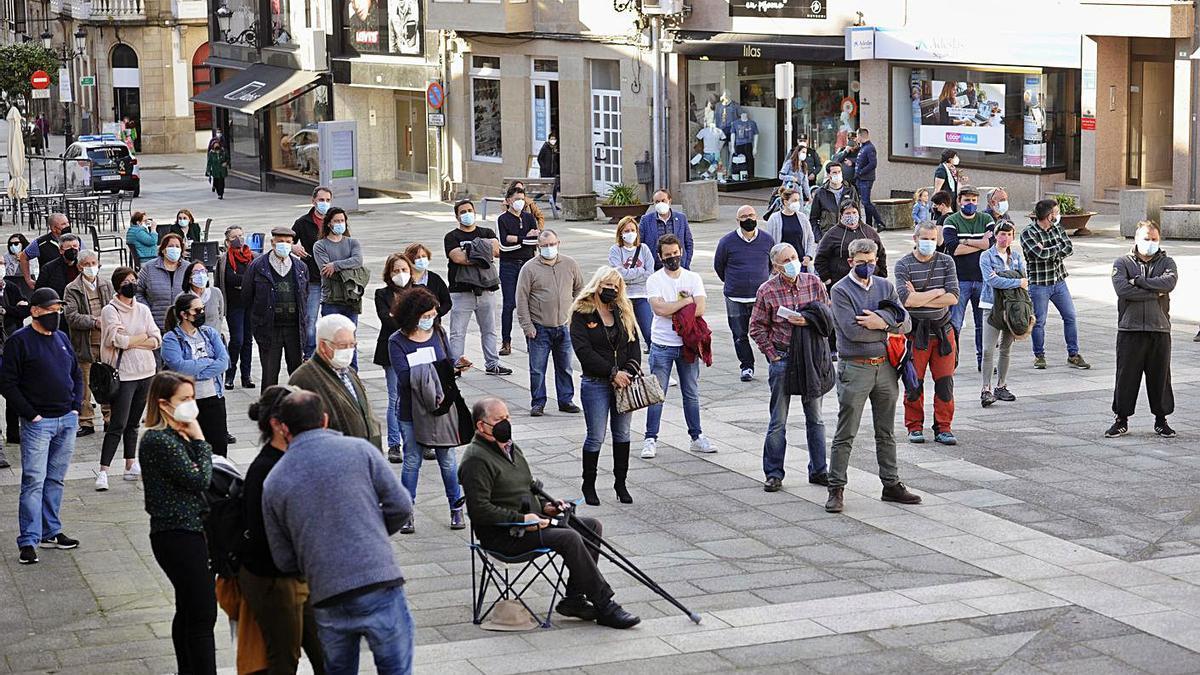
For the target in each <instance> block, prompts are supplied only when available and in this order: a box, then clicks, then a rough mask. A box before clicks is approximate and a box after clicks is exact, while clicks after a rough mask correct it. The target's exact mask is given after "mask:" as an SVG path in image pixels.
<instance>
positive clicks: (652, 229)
mask: <svg viewBox="0 0 1200 675" xmlns="http://www.w3.org/2000/svg"><path fill="white" fill-rule="evenodd" d="M658 223H659V220H658V212H657V211H655V210H654V209H650V212H649V213H647V214H646V215H644V216H642V220H641V222H639V223H638V231H639V232H641V235H642V243H643V244H645V245H647V246H649V247H650V252H651V253H653V254H654V269H656V270H657V269H662V261H661V260H659V259H658ZM666 224H667V229H668V230H670V231H671V232H672V233H673V234H674V235H675V236H676V237H679V241H681V242H683V267H684V269H689V270H690V269H692V228H691V227H689V226H688V220H687V216H685V215H683V214H682V213H680V212H678V211H676V210H674V209H672V210H671V218H670V220H668V221H667V223H666Z"/></svg>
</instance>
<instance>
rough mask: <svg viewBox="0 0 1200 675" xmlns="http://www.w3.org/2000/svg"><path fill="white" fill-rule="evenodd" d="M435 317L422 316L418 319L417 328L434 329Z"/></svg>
mask: <svg viewBox="0 0 1200 675" xmlns="http://www.w3.org/2000/svg"><path fill="white" fill-rule="evenodd" d="M434 318H435V317H432V316H431V317H421V318H420V319H417V328H420V329H421V330H433V321H434Z"/></svg>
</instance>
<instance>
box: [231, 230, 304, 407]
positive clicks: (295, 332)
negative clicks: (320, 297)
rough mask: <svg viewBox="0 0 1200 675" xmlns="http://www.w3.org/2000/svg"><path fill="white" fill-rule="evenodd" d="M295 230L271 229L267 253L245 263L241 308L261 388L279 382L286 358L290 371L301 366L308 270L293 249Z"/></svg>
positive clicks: (265, 388) (264, 388) (290, 372)
mask: <svg viewBox="0 0 1200 675" xmlns="http://www.w3.org/2000/svg"><path fill="white" fill-rule="evenodd" d="M295 240H296V233H295V232H292V230H291V229H290V228H287V227H276V228H275V229H273V230H271V251H270V252H269V253H266V254H264V255H261V256H259V257H257V258H255V259H254V261H253V262H251V263H250V264H249V265H248V266H246V276H245V280H244V281H243V282H242V306H244V307H245V308H246V311H247V312H248V313H249V316H250V330H251V332H252V334H253V335H254V341H255V342H257V343H258V356H259V362H261V363H262V382H261V386H262V390H263V391H266V390H267V387H271V386H273V385H275V384H278V382H279V366H280V364H281V362H282V360H283V359H284V358H286V359H287V370H288V375H291V374H292V372H294V371H295V370H296V369H297V368H299V367H300V361H301V357H302V355H303V349H304V340H305V330H306V326H307V323H306V321H307V319H308V316H307V311H308V306H307V304H306V299H307V298H308V285H309V277H308V268H307V267H305V265H304V263H303V261H301V260H300V259H299V258H297V257H296V256H295V254H294V253H293V252H292V251H293V249H292V244H293V243H295Z"/></svg>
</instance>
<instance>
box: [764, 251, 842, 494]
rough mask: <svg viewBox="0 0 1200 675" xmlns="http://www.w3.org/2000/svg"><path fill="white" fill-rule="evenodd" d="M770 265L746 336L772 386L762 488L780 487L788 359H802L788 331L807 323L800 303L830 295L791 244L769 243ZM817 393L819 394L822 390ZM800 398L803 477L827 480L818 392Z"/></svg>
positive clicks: (787, 402) (775, 489)
mask: <svg viewBox="0 0 1200 675" xmlns="http://www.w3.org/2000/svg"><path fill="white" fill-rule="evenodd" d="M771 269H772V271H773V272H774V274H773V275H772V276H771V278H769V279H767V281H766V282H764V283H763V284H762V285H761V286H759V287H758V293H757V295H756V296H755V299H754V310H753V312H751V314H750V338H751V339H752V340H754V343H755V344H756V345H758V348H759V350H760V351H762V353H763V355H764V356H766V357H767V361H768V362H770V366H769V367H768V371H767V382H768V384H769V385H770V387H771V422H770V424H769V425H768V426H767V439H766V442H765V443H764V444H763V473H765V474H766V483H765V484H764V485H763V489H764V490H766V491H767V492H778V491H779V489H780V488H781V487H782V486H783V474H784V471H783V463H784V457H785V455H786V453H787V420H788V411H789V409H790V407H791V400H792V397H791V396H790V395H788V393H787V389H786V380H787V377H786V375H787V370H788V364H789V361H790V359H792V358H796V359H799V358H803V357H802V355H800V354H791V353H789V352H790V350H791V340H792V331H793V330H794V327H797V326H799V327H802V328H803V327H806V326H808V321H807V320H806V319H805V318H804V317H802V316H800V314H799V312H800V309H801V308H802V307H804V306H805V305H808V304H809V303H812V302H820V303H825V304H829V295H828V294H827V293H826V292H825V286H824V285H822V284H821V280H820V279H819V278H818V277H817V275H815V274H809V273H807V272H802V271H800V270H801V264H800V256H799V255H798V254H797V253H796V249H795V248H794V247H793V246H792V245H791V244H776V245H775V246H773V247H772V248H771ZM781 312H782V314H781ZM821 393H822V395H824V393H825V392H821ZM801 401H802V402H803V403H804V428H805V432H806V434H807V438H808V482H810V483H813V484H815V485H829V475H828V465H827V463H826V458H825V422H824V420H822V419H821V396H815V397H801Z"/></svg>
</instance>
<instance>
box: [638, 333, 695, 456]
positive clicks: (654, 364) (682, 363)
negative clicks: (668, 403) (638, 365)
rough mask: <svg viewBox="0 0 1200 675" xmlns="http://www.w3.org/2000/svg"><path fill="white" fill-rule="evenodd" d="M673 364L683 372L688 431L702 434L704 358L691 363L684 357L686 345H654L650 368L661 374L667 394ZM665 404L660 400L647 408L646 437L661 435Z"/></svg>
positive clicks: (681, 375) (658, 376)
mask: <svg viewBox="0 0 1200 675" xmlns="http://www.w3.org/2000/svg"><path fill="white" fill-rule="evenodd" d="M671 366H675V371H676V372H678V373H679V391H680V393H681V394H682V395H683V418H684V420H685V421H686V422H687V428H688V435H689V436H691V437H692V440H696V439H697V438H700V434H701V433H703V432H702V431H701V430H700V360H699V359H696V360H695V361H693V362H691V363H688V362H687V360H686V359H684V358H683V347H664V346H662V345H656V344H651V345H650V372H651V373H653V374H654V376H655V377H657V378H658V383H659V384H660V385H662V390H663V394H666V393H667V389H669V383H670V379H671ZM662 407H663V404H662V403H659V404H656V405H652V406H650V407H649V408H647V409H646V438H658V428H659V426H660V423H661V422H662Z"/></svg>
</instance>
